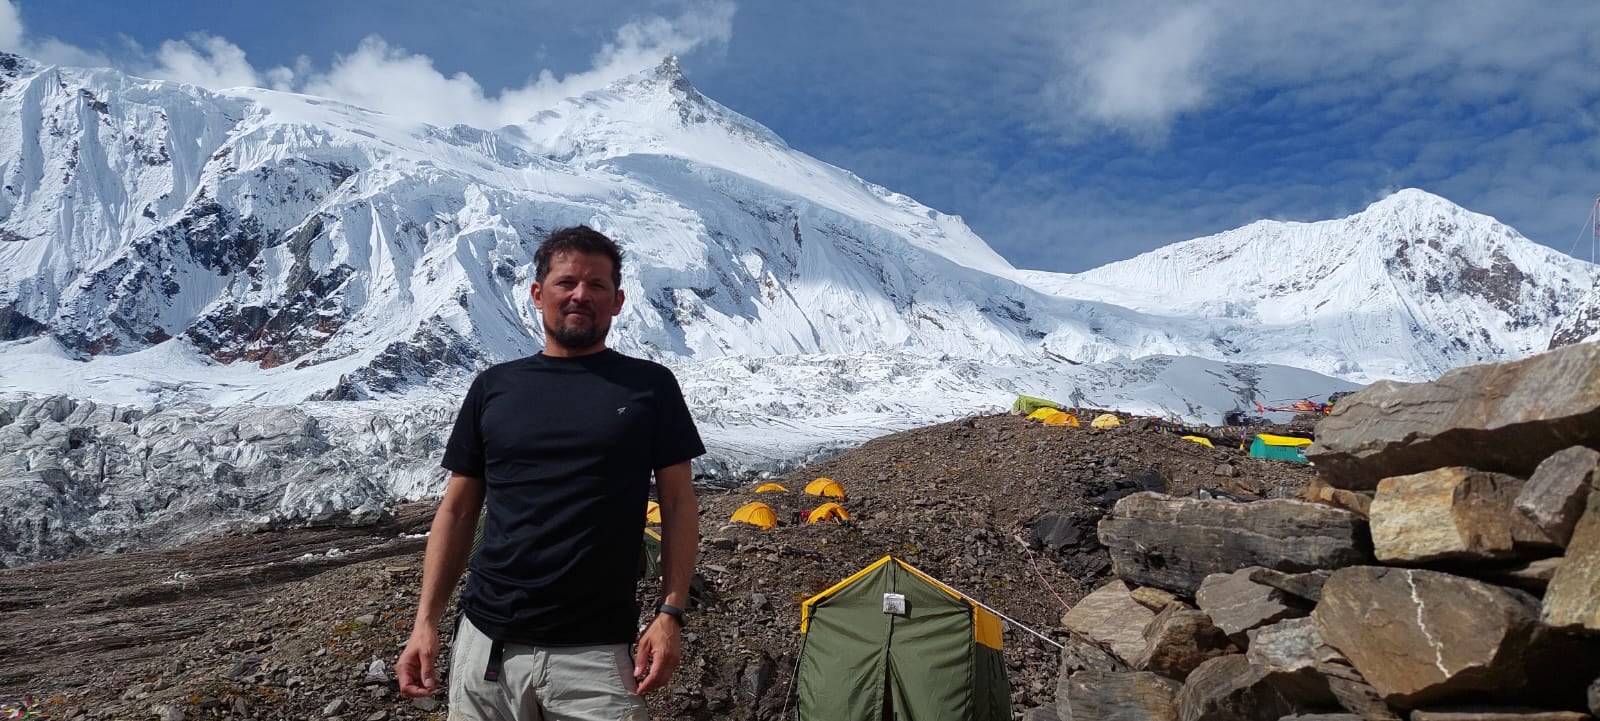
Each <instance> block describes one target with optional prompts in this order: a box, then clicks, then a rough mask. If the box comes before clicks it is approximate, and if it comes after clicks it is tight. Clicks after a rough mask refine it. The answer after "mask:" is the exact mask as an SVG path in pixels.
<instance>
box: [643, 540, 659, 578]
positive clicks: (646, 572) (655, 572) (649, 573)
mask: <svg viewBox="0 0 1600 721" xmlns="http://www.w3.org/2000/svg"><path fill="white" fill-rule="evenodd" d="M660 577H661V534H660V533H657V532H656V531H655V529H653V528H649V527H646V528H645V529H644V545H643V546H641V547H640V548H639V578H660Z"/></svg>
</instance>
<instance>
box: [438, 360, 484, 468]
mask: <svg viewBox="0 0 1600 721" xmlns="http://www.w3.org/2000/svg"><path fill="white" fill-rule="evenodd" d="M483 376H484V374H482V373H479V374H478V377H477V378H475V379H473V381H472V387H471V388H469V389H467V397H466V398H465V399H463V400H462V401H461V410H460V411H458V412H457V413H456V425H455V428H453V429H451V431H450V440H449V442H448V443H446V444H445V447H444V461H442V462H441V463H440V464H439V465H441V466H444V468H445V469H446V470H450V471H454V472H456V473H460V474H461V475H463V476H471V477H473V478H483V396H484V391H483V386H484V380H483Z"/></svg>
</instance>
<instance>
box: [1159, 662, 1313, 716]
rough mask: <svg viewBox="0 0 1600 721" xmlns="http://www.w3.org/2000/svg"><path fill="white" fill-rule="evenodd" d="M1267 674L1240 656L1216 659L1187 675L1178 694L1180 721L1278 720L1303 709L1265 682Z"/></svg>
mask: <svg viewBox="0 0 1600 721" xmlns="http://www.w3.org/2000/svg"><path fill="white" fill-rule="evenodd" d="M1267 676H1268V672H1267V671H1265V670H1262V669H1258V668H1256V667H1254V666H1252V665H1251V664H1250V661H1249V660H1248V659H1246V658H1245V657H1244V656H1243V655H1242V654H1232V655H1228V656H1218V657H1217V658H1214V659H1211V660H1210V661H1207V662H1205V663H1203V664H1200V667H1199V668H1197V669H1195V670H1194V672H1193V673H1191V674H1189V680H1188V681H1187V682H1185V683H1184V684H1183V690H1182V691H1179V692H1178V718H1179V719H1181V720H1182V721H1277V719H1279V718H1281V717H1283V716H1286V715H1288V714H1291V713H1294V712H1296V711H1303V710H1306V709H1304V708H1300V705H1299V704H1297V703H1295V702H1293V701H1292V700H1290V698H1288V697H1287V696H1286V695H1285V694H1283V693H1282V692H1281V691H1280V690H1279V689H1278V688H1277V687H1275V686H1274V685H1273V684H1272V683H1270V682H1269V681H1268V679H1267Z"/></svg>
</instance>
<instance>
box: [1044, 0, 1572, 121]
mask: <svg viewBox="0 0 1600 721" xmlns="http://www.w3.org/2000/svg"><path fill="white" fill-rule="evenodd" d="M1552 4H1554V3H1552ZM1561 5H1562V7H1560V8H1550V7H1549V5H1545V6H1541V7H1543V8H1544V9H1547V10H1554V11H1551V12H1539V13H1531V12H1528V10H1527V8H1526V7H1524V6H1522V5H1519V4H1516V3H1502V2H1494V1H1493V0H1479V1H1476V2H1464V3H1458V2H1413V3H1345V4H1339V3H1327V2H1322V1H1321V0H1227V1H1222V0H1213V1H1212V2H1208V3H1202V4H1194V3H1188V2H1184V3H1179V2H1170V1H1165V0H1162V1H1157V0H1145V1H1143V2H1132V1H1129V2H1122V3H1114V4H1112V3H1106V4H1090V5H1080V4H1075V3H1074V4H1067V3H1053V2H1052V3H1043V2H1041V3H1040V4H1039V5H1038V6H1037V7H1036V8H1035V9H1034V11H1033V12H1032V13H1030V14H1029V15H1028V18H1027V20H1028V23H1029V28H1030V31H1031V32H1033V33H1034V34H1035V37H1038V38H1040V39H1041V40H1043V41H1045V42H1047V43H1049V44H1050V46H1051V47H1054V48H1055V49H1056V50H1055V62H1056V63H1057V64H1058V73H1057V75H1056V79H1055V80H1054V81H1052V82H1050V83H1048V84H1047V85H1046V86H1045V87H1044V88H1043V89H1042V91H1041V96H1042V97H1043V99H1044V100H1045V108H1046V111H1045V112H1046V114H1047V115H1048V119H1049V122H1050V123H1051V124H1053V125H1054V126H1055V127H1056V129H1057V130H1058V131H1061V132H1065V133H1066V134H1067V135H1068V137H1069V139H1072V140H1076V139H1079V138H1080V137H1081V136H1082V135H1083V134H1085V133H1086V132H1087V131H1093V130H1096V129H1104V128H1109V129H1113V130H1122V131H1128V132H1130V133H1132V134H1134V135H1135V136H1144V137H1155V138H1158V139H1159V138H1160V137H1162V136H1163V135H1164V133H1165V131H1166V129H1167V128H1169V127H1170V126H1171V124H1172V123H1173V122H1174V121H1175V120H1176V119H1177V118H1179V117H1180V116H1182V115H1184V114H1186V113H1192V112H1196V111H1201V110H1205V109H1209V108H1211V107H1215V106H1217V105H1219V104H1224V103H1227V102H1229V101H1231V100H1236V99H1240V98H1243V97H1246V96H1247V94H1248V93H1251V92H1256V91H1262V90H1267V91H1273V92H1291V93H1298V94H1304V95H1306V96H1307V97H1309V98H1314V99H1317V100H1321V101H1323V102H1328V101H1335V102H1337V101H1340V100H1345V99H1349V98H1352V97H1374V96H1381V95H1383V94H1385V93H1388V92H1391V91H1400V92H1416V91H1418V90H1420V91H1422V92H1424V93H1426V94H1427V95H1428V96H1429V98H1430V99H1432V100H1434V101H1438V102H1447V103H1477V102H1485V101H1493V100H1496V99H1497V98H1499V97H1501V96H1503V95H1505V94H1506V93H1508V92H1517V93H1519V94H1523V95H1526V96H1527V97H1529V98H1530V99H1531V100H1532V101H1533V102H1535V103H1538V104H1540V105H1541V106H1544V107H1547V108H1548V107H1559V106H1561V105H1562V104H1563V103H1568V104H1570V102H1571V98H1572V97H1573V93H1574V92H1577V93H1579V94H1584V93H1588V94H1592V93H1594V92H1596V91H1600V74H1597V73H1594V72H1592V71H1589V70H1585V69H1586V68H1587V69H1590V70H1592V68H1594V67H1596V64H1597V63H1600V5H1597V4H1595V3H1586V2H1567V3H1562V4H1561ZM1512 37H1515V38H1523V40H1521V41H1508V40H1507V38H1512Z"/></svg>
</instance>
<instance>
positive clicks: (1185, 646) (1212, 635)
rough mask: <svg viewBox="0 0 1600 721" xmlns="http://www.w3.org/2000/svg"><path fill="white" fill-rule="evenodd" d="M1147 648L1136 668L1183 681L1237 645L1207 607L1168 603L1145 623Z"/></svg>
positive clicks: (1233, 649)
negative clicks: (1215, 621) (1216, 624)
mask: <svg viewBox="0 0 1600 721" xmlns="http://www.w3.org/2000/svg"><path fill="white" fill-rule="evenodd" d="M1144 637H1145V650H1144V653H1143V654H1142V655H1140V657H1139V658H1138V660H1136V661H1135V662H1134V668H1136V669H1138V670H1141V671H1150V672H1152V673H1156V674H1160V675H1162V676H1165V677H1167V678H1170V679H1175V680H1178V681H1182V680H1184V679H1186V678H1188V677H1189V674H1190V673H1191V672H1193V671H1194V670H1195V669H1196V668H1199V667H1200V664H1202V663H1205V662H1206V661H1209V660H1211V659H1213V658H1216V657H1218V656H1224V655H1227V654H1229V653H1234V652H1236V651H1237V649H1235V648H1234V646H1233V643H1232V642H1231V641H1229V640H1228V634H1226V633H1223V632H1222V630H1221V629H1219V628H1217V627H1216V626H1215V625H1213V624H1212V623H1211V617H1210V616H1207V615H1206V614H1205V612H1204V611H1195V610H1191V609H1186V608H1183V607H1182V606H1176V605H1172V606H1168V607H1166V608H1165V609H1163V610H1162V611H1161V613H1159V614H1156V617H1155V618H1154V619H1152V620H1151V621H1150V623H1149V624H1147V625H1146V626H1145V629H1144Z"/></svg>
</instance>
